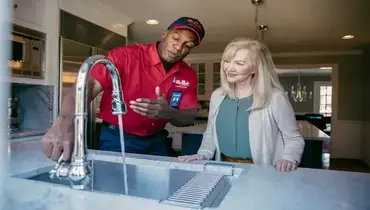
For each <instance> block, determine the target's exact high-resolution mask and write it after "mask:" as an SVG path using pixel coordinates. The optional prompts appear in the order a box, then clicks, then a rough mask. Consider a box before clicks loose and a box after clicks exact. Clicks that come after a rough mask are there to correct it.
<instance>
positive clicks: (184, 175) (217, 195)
mask: <svg viewBox="0 0 370 210" xmlns="http://www.w3.org/2000/svg"><path fill="white" fill-rule="evenodd" d="M50 169H51V167H48V168H44V170H43V172H42V173H40V174H37V175H33V176H31V177H26V178H27V179H30V180H36V181H41V182H47V183H53V184H57V185H65V186H67V187H70V183H69V181H68V180H60V179H58V178H54V179H50V178H49V173H48V172H49V171H50ZM93 170H94V173H93V189H92V191H94V192H104V193H113V194H121V195H123V194H125V186H124V175H123V169H122V164H121V163H115V162H108V161H102V160H94V161H93ZM127 183H128V195H130V196H135V197H141V198H146V199H153V200H156V201H158V202H162V203H164V204H168V205H176V206H183V207H190V208H204V207H216V206H218V205H219V204H220V202H221V201H222V199H223V197H224V196H225V195H226V194H227V192H228V191H229V189H230V187H231V181H230V178H229V176H224V175H221V174H217V173H212V172H206V173H205V172H199V171H190V170H182V169H169V168H165V167H154V166H144V165H133V164H127Z"/></svg>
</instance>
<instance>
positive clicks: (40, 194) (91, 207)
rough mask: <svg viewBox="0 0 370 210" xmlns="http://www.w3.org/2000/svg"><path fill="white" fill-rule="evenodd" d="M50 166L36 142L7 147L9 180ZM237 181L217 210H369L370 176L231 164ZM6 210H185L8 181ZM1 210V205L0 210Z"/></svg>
mask: <svg viewBox="0 0 370 210" xmlns="http://www.w3.org/2000/svg"><path fill="white" fill-rule="evenodd" d="M89 155H90V157H91V158H93V159H94V158H98V157H99V158H100V159H105V160H107V161H117V162H119V161H120V160H121V158H120V157H119V154H117V153H109V152H101V151H89ZM126 162H127V163H129V164H130V163H131V164H143V165H152V166H156V167H160V166H165V167H169V168H182V169H184V168H188V169H189V168H191V169H194V170H199V169H202V168H203V164H204V163H205V162H206V161H196V162H192V163H191V164H190V163H183V162H179V161H178V160H177V159H176V158H170V157H159V156H146V155H135V154H127V159H126ZM50 165H53V162H52V161H50V160H48V159H46V158H45V157H44V156H43V154H42V152H41V144H40V142H39V141H27V142H11V143H10V163H9V169H10V175H16V174H18V175H19V174H23V176H25V174H27V173H30V172H31V171H33V170H35V169H38V168H41V167H45V166H50ZM235 167H236V168H237V169H239V170H240V171H239V175H238V178H237V179H235V180H233V183H232V188H231V189H230V191H229V192H228V194H227V195H226V197H225V198H224V200H223V201H222V203H221V204H220V206H219V207H218V208H217V209H221V210H229V209H248V210H252V209H258V210H271V209H274V210H278V209H284V210H297V209H299V210H306V209H307V210H308V209H327V210H330V209H333V210H334V209H335V210H337V209H353V210H355V209H356V210H365V209H370V202H369V199H368V195H369V194H370V174H365V173H353V172H339V171H328V170H318V169H307V168H298V169H297V170H296V171H293V172H289V173H286V172H278V171H276V170H275V169H274V168H273V167H272V166H266V165H256V164H238V163H236V164H235ZM4 192H5V199H2V201H1V203H2V206H3V208H4V209H6V210H13V209H14V210H15V209H17V210H18V209H22V210H24V209H28V210H46V209H47V210H53V209H58V210H59V209H72V210H74V209H76V210H84V209H88V210H98V209H99V210H100V209H106V208H107V207H108V206H109V209H111V210H115V209H117V210H118V209H119V210H121V209H123V208H124V209H148V210H151V209H163V210H167V209H185V208H180V207H174V206H168V205H164V204H160V203H158V202H157V201H155V200H149V199H142V198H137V197H130V196H124V195H113V194H101V193H97V192H86V191H77V190H73V189H70V188H69V187H63V186H58V185H52V184H47V183H40V182H36V181H31V180H26V179H22V178H14V177H11V178H9V179H8V180H7V181H6V182H5V191H4ZM4 201H5V202H4ZM0 209H1V205H0Z"/></svg>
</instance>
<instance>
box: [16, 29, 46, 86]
mask: <svg viewBox="0 0 370 210" xmlns="http://www.w3.org/2000/svg"><path fill="white" fill-rule="evenodd" d="M9 41H10V47H11V54H10V58H9V68H10V69H11V70H12V71H11V75H12V76H16V77H31V78H41V79H42V78H44V71H43V68H42V66H43V52H44V35H43V34H42V33H39V32H34V31H32V32H31V31H30V30H29V29H21V28H20V27H13V31H12V34H11V35H10V38H9Z"/></svg>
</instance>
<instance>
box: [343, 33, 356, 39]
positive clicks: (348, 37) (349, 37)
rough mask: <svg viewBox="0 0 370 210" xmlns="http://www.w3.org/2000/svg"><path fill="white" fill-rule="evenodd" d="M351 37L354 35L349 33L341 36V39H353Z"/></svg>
mask: <svg viewBox="0 0 370 210" xmlns="http://www.w3.org/2000/svg"><path fill="white" fill-rule="evenodd" d="M353 38H355V36H353V35H350V34H349V35H345V36H343V37H342V39H353Z"/></svg>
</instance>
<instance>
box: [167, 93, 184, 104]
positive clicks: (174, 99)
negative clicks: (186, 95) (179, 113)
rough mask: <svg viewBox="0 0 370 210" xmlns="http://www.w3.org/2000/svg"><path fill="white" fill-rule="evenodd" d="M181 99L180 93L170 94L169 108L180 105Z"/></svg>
mask: <svg viewBox="0 0 370 210" xmlns="http://www.w3.org/2000/svg"><path fill="white" fill-rule="evenodd" d="M181 97H182V92H180V91H174V92H172V95H171V100H170V106H171V107H178V106H179V105H180V101H181Z"/></svg>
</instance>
